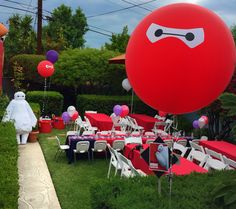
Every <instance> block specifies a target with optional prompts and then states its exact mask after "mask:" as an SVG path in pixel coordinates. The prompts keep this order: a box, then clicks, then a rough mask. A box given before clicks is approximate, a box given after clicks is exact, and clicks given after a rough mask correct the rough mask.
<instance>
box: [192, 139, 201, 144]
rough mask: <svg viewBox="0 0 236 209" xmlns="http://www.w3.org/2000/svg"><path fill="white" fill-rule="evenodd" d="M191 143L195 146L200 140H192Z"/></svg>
mask: <svg viewBox="0 0 236 209" xmlns="http://www.w3.org/2000/svg"><path fill="white" fill-rule="evenodd" d="M192 142H193V143H195V144H199V142H200V139H193V140H192Z"/></svg>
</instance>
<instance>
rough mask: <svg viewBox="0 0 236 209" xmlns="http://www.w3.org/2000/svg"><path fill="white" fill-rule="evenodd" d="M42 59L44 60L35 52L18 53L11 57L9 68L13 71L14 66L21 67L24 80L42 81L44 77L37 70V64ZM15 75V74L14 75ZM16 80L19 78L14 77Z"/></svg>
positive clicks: (43, 57)
mask: <svg viewBox="0 0 236 209" xmlns="http://www.w3.org/2000/svg"><path fill="white" fill-rule="evenodd" d="M42 60H45V56H43V55H35V54H20V55H16V56H14V57H12V58H11V60H10V64H11V68H12V69H11V70H12V71H13V72H14V68H21V69H22V72H23V77H24V79H25V80H26V81H31V82H34V83H43V82H44V79H43V78H42V77H41V76H40V75H39V74H38V72H37V65H38V63H39V62H41V61H42ZM14 77H16V75H14ZM16 79H17V80H19V79H18V78H17V77H16Z"/></svg>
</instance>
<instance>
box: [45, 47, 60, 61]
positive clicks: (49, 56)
mask: <svg viewBox="0 0 236 209" xmlns="http://www.w3.org/2000/svg"><path fill="white" fill-rule="evenodd" d="M46 59H47V60H48V61H50V62H51V63H53V64H54V63H55V62H56V61H57V60H58V53H57V52H56V51H55V50H49V51H47V53H46Z"/></svg>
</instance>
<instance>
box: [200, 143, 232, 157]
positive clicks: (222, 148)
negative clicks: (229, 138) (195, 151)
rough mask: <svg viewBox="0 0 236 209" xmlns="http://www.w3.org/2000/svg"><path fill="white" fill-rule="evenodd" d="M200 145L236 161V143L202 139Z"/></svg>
mask: <svg viewBox="0 0 236 209" xmlns="http://www.w3.org/2000/svg"><path fill="white" fill-rule="evenodd" d="M200 145H202V146H203V147H207V148H208V149H211V150H214V151H216V152H219V153H221V154H223V155H225V156H226V157H228V158H230V159H232V160H234V161H236V145H235V144H231V143H229V142H225V141H203V140H200Z"/></svg>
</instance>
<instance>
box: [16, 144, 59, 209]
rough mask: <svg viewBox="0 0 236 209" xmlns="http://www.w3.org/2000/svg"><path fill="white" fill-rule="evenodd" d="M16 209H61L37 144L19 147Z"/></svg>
mask: <svg viewBox="0 0 236 209" xmlns="http://www.w3.org/2000/svg"><path fill="white" fill-rule="evenodd" d="M18 172H19V185H20V191H19V199H18V209H61V207H60V204H59V201H58V198H57V195H56V192H55V189H54V186H53V183H52V180H51V176H50V174H49V171H48V167H47V164H46V162H45V159H44V156H43V153H42V150H41V147H40V145H39V143H38V142H35V143H27V144H26V145H19V158H18Z"/></svg>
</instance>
